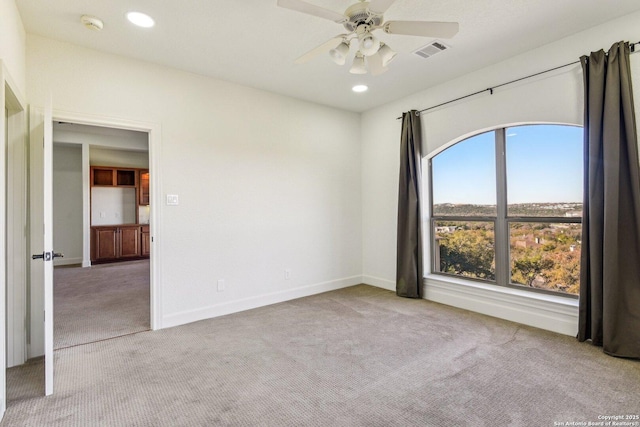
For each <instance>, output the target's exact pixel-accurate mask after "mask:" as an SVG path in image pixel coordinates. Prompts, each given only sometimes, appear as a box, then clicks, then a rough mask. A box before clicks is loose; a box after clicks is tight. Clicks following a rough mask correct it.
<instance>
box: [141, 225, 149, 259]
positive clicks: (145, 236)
mask: <svg viewBox="0 0 640 427" xmlns="http://www.w3.org/2000/svg"><path fill="white" fill-rule="evenodd" d="M140 241H141V244H140V255H141V256H143V257H148V256H150V255H151V233H149V226H148V225H143V226H142V227H140Z"/></svg>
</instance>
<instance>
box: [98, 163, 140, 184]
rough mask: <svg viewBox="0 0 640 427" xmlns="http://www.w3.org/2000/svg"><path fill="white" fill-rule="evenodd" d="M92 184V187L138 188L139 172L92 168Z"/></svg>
mask: <svg viewBox="0 0 640 427" xmlns="http://www.w3.org/2000/svg"><path fill="white" fill-rule="evenodd" d="M90 183H91V186H92V187H137V184H138V171H137V170H136V169H120V168H110V167H103V166H92V167H91V182H90Z"/></svg>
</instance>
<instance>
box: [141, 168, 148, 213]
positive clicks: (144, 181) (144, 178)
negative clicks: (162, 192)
mask: <svg viewBox="0 0 640 427" xmlns="http://www.w3.org/2000/svg"><path fill="white" fill-rule="evenodd" d="M139 182H140V187H139V191H138V204H140V205H144V206H146V205H148V204H149V171H148V170H146V169H143V170H141V171H140V180H139Z"/></svg>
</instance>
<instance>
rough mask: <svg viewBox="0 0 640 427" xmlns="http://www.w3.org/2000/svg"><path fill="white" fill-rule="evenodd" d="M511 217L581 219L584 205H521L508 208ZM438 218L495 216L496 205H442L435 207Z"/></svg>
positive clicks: (511, 205) (512, 205)
mask: <svg viewBox="0 0 640 427" xmlns="http://www.w3.org/2000/svg"><path fill="white" fill-rule="evenodd" d="M508 210H509V216H561V217H581V216H582V203H519V204H510V205H509V206H508ZM433 211H434V215H437V216H495V215H496V214H497V211H496V205H472V204H456V203H441V204H437V205H434V206H433Z"/></svg>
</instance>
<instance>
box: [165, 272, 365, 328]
mask: <svg viewBox="0 0 640 427" xmlns="http://www.w3.org/2000/svg"><path fill="white" fill-rule="evenodd" d="M360 283H362V276H353V277H346V278H343V279H337V280H332V281H329V282H322V283H317V284H314V285H308V286H302V287H299V288H294V289H286V290H283V291H278V292H272V293H269V294H264V295H258V296H254V297H249V298H244V299H240V300H236V301H229V302H225V303H222V304H216V305H213V306H209V307H204V308H200V309H196V310H189V311H183V312H180V313H174V314H170V315H168V316H164V317H163V318H162V328H170V327H173V326H179V325H185V324H187V323H191V322H197V321H199V320H205V319H211V318H213V317H218V316H225V315H227V314H232V313H237V312H240V311H245V310H251V309H253V308H258V307H263V306H266V305H271V304H277V303H279V302H284V301H289V300H292V299H297V298H302V297H307V296H311V295H315V294H320V293H323V292H328V291H335V290H337V289H342V288H347V287H349V286H355V285H359V284H360Z"/></svg>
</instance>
